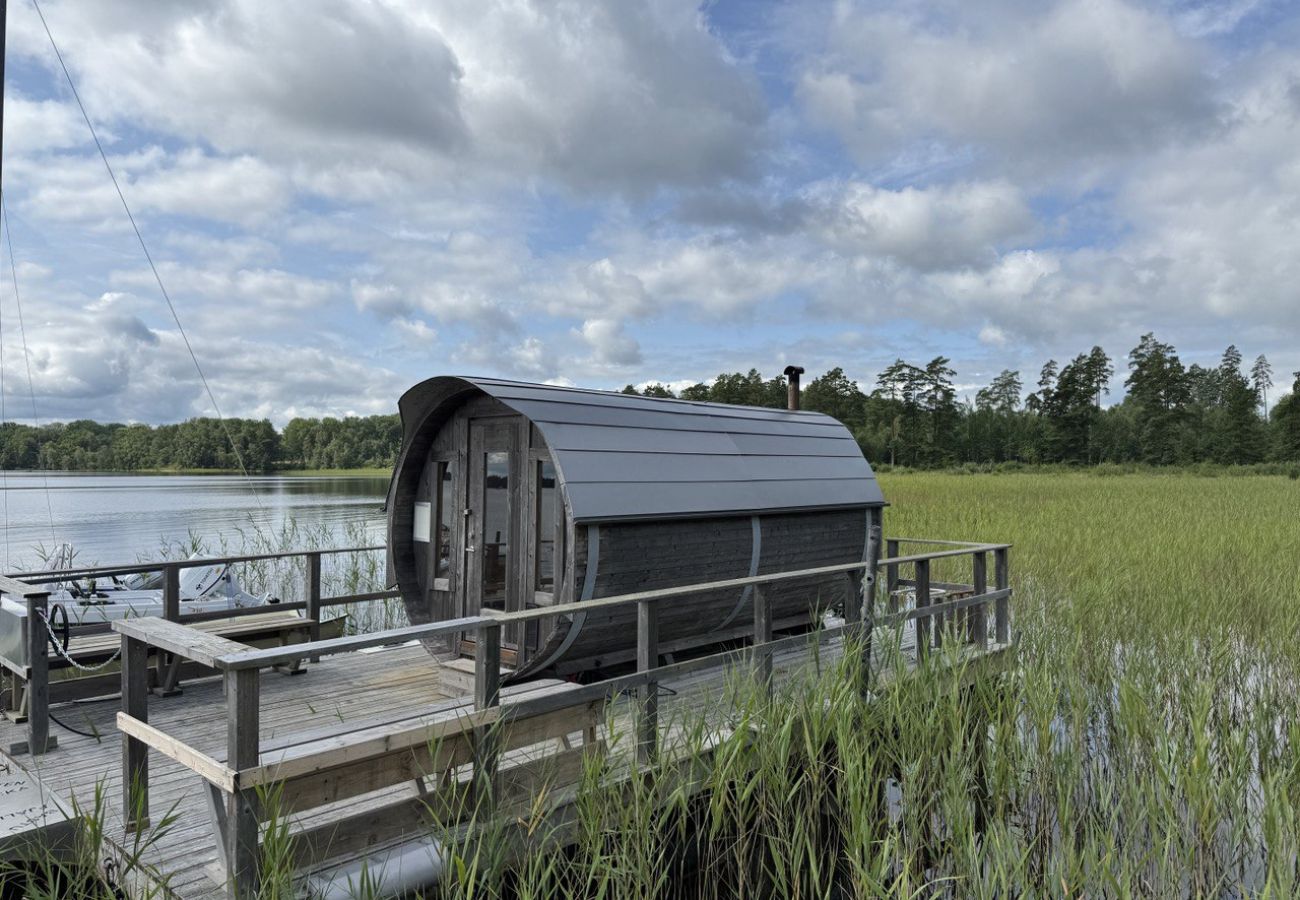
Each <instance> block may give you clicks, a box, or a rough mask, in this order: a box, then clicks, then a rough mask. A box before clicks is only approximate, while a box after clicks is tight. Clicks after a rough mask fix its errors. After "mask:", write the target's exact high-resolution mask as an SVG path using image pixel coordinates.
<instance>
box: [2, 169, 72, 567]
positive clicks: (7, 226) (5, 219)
mask: <svg viewBox="0 0 1300 900" xmlns="http://www.w3.org/2000/svg"><path fill="white" fill-rule="evenodd" d="M0 226H3V230H4V233H5V241H6V243H7V244H8V248H9V274H10V275H11V276H12V278H13V283H14V306H15V307H16V308H17V310H18V334H19V336H20V337H21V338H22V340H23V362H24V363H25V364H26V367H27V393H28V394H29V395H30V396H31V399H32V424H33V425H34V426H36V468H37V469H39V470H40V473H41V482H42V483H43V485H44V487H45V511H46V512H47V513H49V516H50V545H51V547H55V546H57V545H58V543H59V538H58V534H57V532H56V531H55V528H54V504H53V503H52V502H51V501H50V475H49V473H48V472H46V471H45V461H44V460H43V459H41V419H40V416H38V415H37V414H36V382H35V380H33V378H32V354H31V351H30V350H29V349H28V347H27V326H26V325H25V324H24V323H23V299H22V296H21V295H20V294H19V293H18V263H17V262H16V261H15V257H14V229H13V223H12V222H10V220H9V204H8V202H7V201H6V200H5V195H4V188H3V187H0ZM8 539H9V507H8V506H7V505H6V506H5V540H6V542H7V541H8ZM5 560H6V563H7V562H8V552H7V547H6V554H5Z"/></svg>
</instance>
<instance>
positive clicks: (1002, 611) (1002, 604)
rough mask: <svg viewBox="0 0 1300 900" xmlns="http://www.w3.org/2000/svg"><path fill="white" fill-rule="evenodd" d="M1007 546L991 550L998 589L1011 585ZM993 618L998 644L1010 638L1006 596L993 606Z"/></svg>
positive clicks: (1006, 641) (1008, 608)
mask: <svg viewBox="0 0 1300 900" xmlns="http://www.w3.org/2000/svg"><path fill="white" fill-rule="evenodd" d="M1008 562H1009V561H1008V559H1007V548H1006V547H999V548H998V549H997V550H994V551H993V583H994V585H996V587H997V589H998V590H999V591H1005V590H1007V589H1008V588H1010V587H1011V572H1010V569H1009V568H1008ZM995 610H996V612H995V616H994V618H995V620H996V625H997V637H998V643H999V644H1005V643H1008V642H1009V641H1010V640H1011V602H1010V600H1009V599H1008V598H1007V597H1001V598H999V599H998V601H997V605H996V607H995Z"/></svg>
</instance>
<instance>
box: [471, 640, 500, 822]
mask: <svg viewBox="0 0 1300 900" xmlns="http://www.w3.org/2000/svg"><path fill="white" fill-rule="evenodd" d="M500 702H501V625H500V623H498V622H492V621H485V622H482V623H480V624H479V626H478V632H477V634H475V636H474V709H476V710H479V711H482V710H486V709H491V708H492V707H494V706H497V705H499V704H500ZM497 728H498V725H497V724H496V723H488V724H486V725H480V726H478V728H477V729H476V731H475V735H474V791H475V795H476V802H482V801H483V800H489V801H490V799H491V797H492V794H493V786H494V785H495V783H496V776H497V764H498V762H499V759H498V757H499V755H500V742H499V741H498V740H497V737H498V733H497Z"/></svg>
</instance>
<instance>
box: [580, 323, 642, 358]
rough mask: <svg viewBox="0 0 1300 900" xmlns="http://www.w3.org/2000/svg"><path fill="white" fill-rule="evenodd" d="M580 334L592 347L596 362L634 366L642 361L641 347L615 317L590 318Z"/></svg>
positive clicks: (583, 324) (583, 325)
mask: <svg viewBox="0 0 1300 900" xmlns="http://www.w3.org/2000/svg"><path fill="white" fill-rule="evenodd" d="M578 335H579V336H580V337H581V338H582V340H583V341H584V342H586V344H587V346H588V347H590V348H591V352H592V357H593V359H594V361H595V362H597V363H600V364H603V365H610V366H634V365H636V364H637V363H639V362H641V347H640V345H638V344H637V342H636V341H635V340H634V339H633V338H631V337H629V336H628V335H627V334H626V333H625V332H624V330H623V323H622V322H619V321H615V320H613V319H588V320H587V321H585V322H583V323H582V328H581V329H579V330H578Z"/></svg>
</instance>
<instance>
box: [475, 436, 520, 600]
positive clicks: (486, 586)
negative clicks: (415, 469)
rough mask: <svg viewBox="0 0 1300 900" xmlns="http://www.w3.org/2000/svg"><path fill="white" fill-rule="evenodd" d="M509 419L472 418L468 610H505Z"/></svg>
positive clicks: (509, 560) (509, 565)
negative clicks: (484, 608) (486, 608)
mask: <svg viewBox="0 0 1300 900" xmlns="http://www.w3.org/2000/svg"><path fill="white" fill-rule="evenodd" d="M511 424H512V423H510V421H509V420H506V419H498V420H495V421H493V420H491V419H488V420H474V421H471V422H470V429H469V485H468V487H469V497H468V501H469V502H468V503H467V504H466V511H467V521H466V523H465V524H466V529H465V533H466V540H465V556H466V560H465V562H466V567H465V570H466V573H467V576H468V577H467V578H466V579H465V612H466V614H468V615H477V614H478V611H479V610H480V609H482V608H483V607H488V608H491V609H500V610H504V609H505V608H506V598H507V596H508V595H509V593H510V591H509V585H510V583H511V579H512V577H513V572H514V566H513V554H512V553H511V549H512V548H511V540H510V538H511V527H510V526H511V515H510V513H511V508H512V506H513V505H514V504H513V503H512V500H513V496H512V495H513V494H514V490H512V488H513V487H514V485H512V484H511V477H512V475H513V472H514V470H515V467H514V466H512V465H511V458H510V457H511V437H512V435H511V431H512V429H511Z"/></svg>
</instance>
